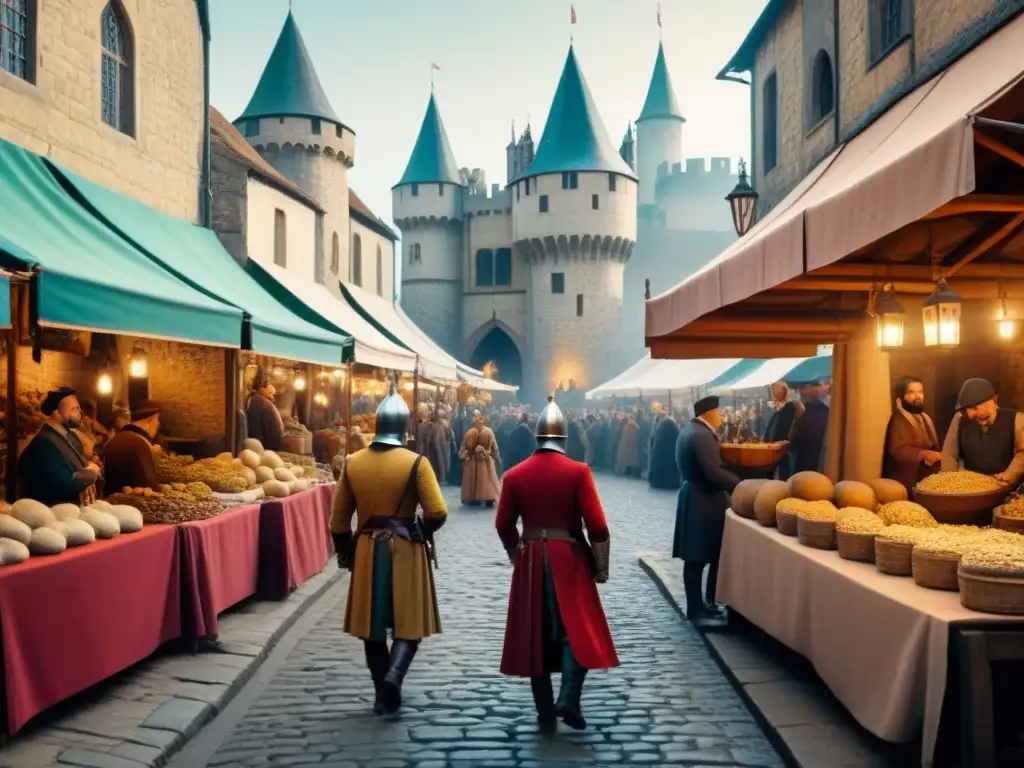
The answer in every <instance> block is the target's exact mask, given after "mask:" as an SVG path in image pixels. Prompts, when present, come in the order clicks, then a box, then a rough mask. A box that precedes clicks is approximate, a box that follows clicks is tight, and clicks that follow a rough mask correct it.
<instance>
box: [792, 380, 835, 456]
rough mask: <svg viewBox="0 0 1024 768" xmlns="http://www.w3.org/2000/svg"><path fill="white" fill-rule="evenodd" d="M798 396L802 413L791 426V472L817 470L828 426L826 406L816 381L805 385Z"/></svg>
mask: <svg viewBox="0 0 1024 768" xmlns="http://www.w3.org/2000/svg"><path fill="white" fill-rule="evenodd" d="M800 396H801V398H802V399H803V403H804V413H803V416H801V417H800V418H799V419H798V420H797V422H796V425H795V426H794V427H793V439H792V441H791V446H790V448H791V450H792V452H793V472H794V473H796V472H818V471H820V469H821V454H822V448H823V447H824V445H825V430H826V428H827V427H828V406H827V405H825V403H824V402H823V401H822V399H821V385H820V384H818V383H817V382H814V383H811V384H808V385H806V386H805V387H804V388H803V391H801V393H800Z"/></svg>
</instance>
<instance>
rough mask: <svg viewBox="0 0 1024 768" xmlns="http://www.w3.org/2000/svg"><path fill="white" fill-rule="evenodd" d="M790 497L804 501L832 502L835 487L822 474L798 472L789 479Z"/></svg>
mask: <svg viewBox="0 0 1024 768" xmlns="http://www.w3.org/2000/svg"><path fill="white" fill-rule="evenodd" d="M789 495H790V496H793V497H795V498H797V499H803V500H804V501H831V500H832V499H833V498H834V496H835V486H834V485H833V484H832V481H831V480H829V479H828V478H827V477H826V476H825V475H823V474H821V473H820V472H797V473H796V474H795V475H793V476H792V477H791V478H789Z"/></svg>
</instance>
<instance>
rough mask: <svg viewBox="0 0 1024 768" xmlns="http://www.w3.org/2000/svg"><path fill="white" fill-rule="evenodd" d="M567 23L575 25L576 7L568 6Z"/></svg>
mask: <svg viewBox="0 0 1024 768" xmlns="http://www.w3.org/2000/svg"><path fill="white" fill-rule="evenodd" d="M569 23H570V24H575V23H576V6H575V5H570V6H569Z"/></svg>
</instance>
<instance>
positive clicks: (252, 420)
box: [245, 368, 284, 451]
mask: <svg viewBox="0 0 1024 768" xmlns="http://www.w3.org/2000/svg"><path fill="white" fill-rule="evenodd" d="M276 394H277V390H276V389H274V385H273V384H271V383H270V377H269V376H267V372H266V371H265V370H263V369H262V368H257V369H256V376H255V377H254V378H253V380H252V394H251V395H250V396H249V405H248V407H247V409H246V419H245V421H246V425H247V426H248V428H249V437H250V438H251V439H253V440H259V441H260V443H261V444H262V445H263V448H264V449H265V450H268V451H280V450H281V446H282V444H283V442H284V419H282V418H281V412H280V411H279V410H277V406H276V405H275V404H274V395H276Z"/></svg>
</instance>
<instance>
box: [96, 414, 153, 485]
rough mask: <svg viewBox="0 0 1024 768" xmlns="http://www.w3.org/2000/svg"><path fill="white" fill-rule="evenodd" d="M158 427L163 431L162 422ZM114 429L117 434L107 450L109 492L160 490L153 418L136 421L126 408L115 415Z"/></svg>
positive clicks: (105, 450) (105, 453) (105, 451)
mask: <svg viewBox="0 0 1024 768" xmlns="http://www.w3.org/2000/svg"><path fill="white" fill-rule="evenodd" d="M155 424H156V425H157V428H159V427H158V425H159V421H157V422H155ZM114 429H116V430H117V434H116V435H114V436H113V437H112V438H110V442H108V443H107V446H106V448H105V449H104V458H105V459H106V469H107V475H106V488H107V492H108V493H118V492H120V491H121V490H122V489H123V488H125V487H128V488H152V489H153V490H154V491H155V490H157V487H158V486H159V482H158V481H157V477H156V465H155V464H154V462H153V438H154V437H156V434H155V432H156V431H155V429H154V421H153V419H152V418H150V417H144V418H141V419H138V420H136V421H134V422H133V421H132V414H131V411H129V410H128V409H127V408H123V407H122V408H119V409H117V411H116V412H115V413H114Z"/></svg>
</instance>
